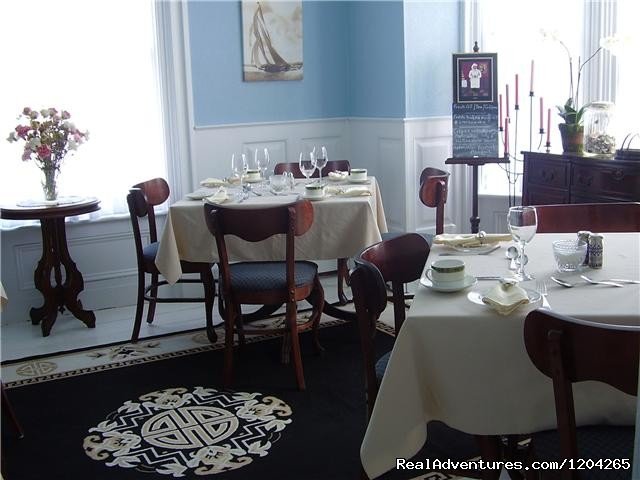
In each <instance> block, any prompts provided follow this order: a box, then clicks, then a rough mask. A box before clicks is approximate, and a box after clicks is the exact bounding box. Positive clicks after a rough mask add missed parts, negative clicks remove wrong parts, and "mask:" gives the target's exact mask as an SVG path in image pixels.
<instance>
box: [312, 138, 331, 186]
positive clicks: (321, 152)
mask: <svg viewBox="0 0 640 480" xmlns="http://www.w3.org/2000/svg"><path fill="white" fill-rule="evenodd" d="M313 154H314V155H313V158H314V162H315V163H314V165H315V167H316V168H317V169H318V173H319V174H320V178H319V180H318V183H322V169H323V168H324V167H325V166H326V165H327V162H328V161H329V157H328V156H327V149H326V147H325V146H324V145H323V146H322V147H320V148H318V149H316V147H314V148H313Z"/></svg>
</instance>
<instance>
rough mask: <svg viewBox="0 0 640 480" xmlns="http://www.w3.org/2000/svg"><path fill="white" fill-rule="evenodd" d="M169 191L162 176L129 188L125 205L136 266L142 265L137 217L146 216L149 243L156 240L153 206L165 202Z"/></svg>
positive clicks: (140, 238) (156, 230) (140, 235)
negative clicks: (126, 206) (134, 246)
mask: <svg viewBox="0 0 640 480" xmlns="http://www.w3.org/2000/svg"><path fill="white" fill-rule="evenodd" d="M170 193H171V191H170V190H169V184H168V183H167V182H166V180H164V179H163V178H154V179H151V180H147V181H146V182H141V183H137V184H135V185H134V186H133V187H132V188H131V189H130V190H129V194H128V195H127V205H128V207H129V216H130V218H131V226H132V228H133V239H134V242H135V245H136V257H137V258H138V267H143V265H144V260H143V255H142V248H143V245H142V234H141V231H140V223H139V219H140V218H144V217H147V222H148V224H149V240H150V242H151V243H154V242H157V241H158V229H157V227H156V216H155V207H156V206H157V205H160V204H162V203H164V202H166V201H167V199H168V198H169V194H170Z"/></svg>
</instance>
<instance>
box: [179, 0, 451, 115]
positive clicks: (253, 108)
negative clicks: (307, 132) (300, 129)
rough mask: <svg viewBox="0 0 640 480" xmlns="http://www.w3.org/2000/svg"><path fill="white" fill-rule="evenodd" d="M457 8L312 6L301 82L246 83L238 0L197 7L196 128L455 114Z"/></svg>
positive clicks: (306, 15)
mask: <svg viewBox="0 0 640 480" xmlns="http://www.w3.org/2000/svg"><path fill="white" fill-rule="evenodd" d="M458 8H459V7H458V3H457V2H453V1H442V2H430V1H429V2H407V3H403V2H402V1H401V0H392V1H352V2H346V1H336V2H328V1H305V2H304V3H303V32H304V79H303V80H302V81H290V82H243V80H242V61H243V60H242V36H241V13H240V2H238V1H207V2H203V1H190V2H189V4H188V13H189V41H190V48H191V69H192V70H191V78H192V87H193V106H194V116H195V124H196V125H197V126H206V125H219V124H230V123H251V122H262V121H286V120H304V119H316V118H332V117H345V116H354V117H385V118H402V117H405V116H407V117H420V116H437V115H449V114H450V113H451V112H450V110H451V65H450V64H451V53H452V52H454V51H458V19H459V15H458Z"/></svg>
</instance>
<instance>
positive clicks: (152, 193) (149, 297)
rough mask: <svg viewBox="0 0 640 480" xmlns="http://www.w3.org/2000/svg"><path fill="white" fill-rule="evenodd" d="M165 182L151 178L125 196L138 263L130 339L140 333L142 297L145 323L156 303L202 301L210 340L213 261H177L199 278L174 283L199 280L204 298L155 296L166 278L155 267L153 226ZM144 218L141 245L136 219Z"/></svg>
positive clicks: (214, 336) (150, 319)
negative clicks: (145, 231) (145, 232)
mask: <svg viewBox="0 0 640 480" xmlns="http://www.w3.org/2000/svg"><path fill="white" fill-rule="evenodd" d="M169 193H170V190H169V185H168V184H167V182H166V181H165V180H164V179H163V178H154V179H151V180H148V181H146V182H141V183H138V184H136V185H134V186H133V187H132V188H131V189H130V190H129V194H128V195H127V204H128V206H129V216H130V217H131V225H132V227H133V239H134V241H135V248H136V258H137V263H138V294H137V302H136V315H135V320H134V324H133V333H132V334H131V341H132V342H137V341H138V337H139V336H140V326H141V324H142V313H143V310H144V302H145V300H146V301H148V302H149V307H148V310H147V323H152V322H153V318H154V315H155V311H156V304H157V303H182V302H184V303H192V302H204V304H205V317H206V331H207V337H208V338H209V341H210V342H212V343H214V342H215V341H216V340H217V334H216V332H215V329H214V327H213V303H214V299H215V282H214V279H213V274H212V273H211V268H212V267H213V264H211V263H203V262H186V261H180V266H181V268H182V272H183V273H187V274H188V273H194V274H199V275H200V279H199V280H198V279H195V278H181V279H179V280H178V283H202V285H203V287H204V298H192V297H158V287H161V286H163V285H167V281H166V280H160V272H159V271H158V268H157V267H156V255H157V253H158V246H159V243H158V231H157V228H156V216H155V207H156V206H158V205H160V204H162V203H164V202H165V201H166V200H167V198H169ZM144 217H147V223H148V228H149V243H148V244H146V245H145V244H144V242H143V240H142V230H141V228H140V219H142V218H144ZM147 275H151V282H150V283H149V285H147V284H146V276H147Z"/></svg>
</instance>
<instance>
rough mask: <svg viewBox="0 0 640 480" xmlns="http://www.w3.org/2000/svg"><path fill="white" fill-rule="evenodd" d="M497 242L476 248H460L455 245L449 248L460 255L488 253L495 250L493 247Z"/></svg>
mask: <svg viewBox="0 0 640 480" xmlns="http://www.w3.org/2000/svg"><path fill="white" fill-rule="evenodd" d="M498 243H499V242H493V243H483V244H482V245H478V246H477V247H460V246H457V245H449V246H450V247H451V248H453V249H454V250H455V251H456V252H460V253H477V254H480V253H487V252H489V251H491V249H492V248H495V246H496V245H497V244H498Z"/></svg>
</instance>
